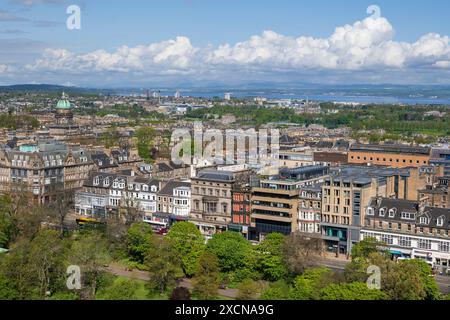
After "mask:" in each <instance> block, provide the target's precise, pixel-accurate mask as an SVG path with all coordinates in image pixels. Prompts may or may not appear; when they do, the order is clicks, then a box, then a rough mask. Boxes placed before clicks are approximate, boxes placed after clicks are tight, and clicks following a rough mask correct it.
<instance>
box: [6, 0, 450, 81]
mask: <svg viewBox="0 0 450 320" xmlns="http://www.w3.org/2000/svg"><path fill="white" fill-rule="evenodd" d="M127 3H128V5H127V4H125V3H114V4H107V3H106V2H105V1H101V0H98V1H92V2H87V1H64V0H61V1H60V0H50V1H48V0H40V1H34V0H11V1H7V2H6V3H5V4H4V6H2V8H1V9H0V43H1V45H0V84H1V85H9V84H17V83H54V84H60V85H75V86H93V87H118V86H149V85H154V84H157V83H161V84H170V83H187V84H190V83H196V84H200V85H201V84H207V83H220V84H228V85H239V84H244V83H252V82H261V81H266V82H273V83H286V82H288V83H289V82H291V83H297V82H301V83H327V84H355V83H393V84H446V83H448V82H449V80H450V39H449V37H448V34H449V33H450V32H449V27H448V25H446V23H445V12H448V9H449V4H448V3H446V2H444V1H436V2H435V3H434V5H433V6H431V5H430V4H427V3H425V2H423V1H415V2H414V3H412V4H406V3H405V2H396V3H395V4H392V3H389V2H387V1H377V2H375V3H373V2H371V1H358V2H356V1H348V2H346V4H345V5H343V4H335V3H333V2H330V1H319V2H318V3H317V4H310V3H309V4H306V3H305V2H303V1H299V2H297V1H295V2H294V1H284V2H282V3H280V4H278V2H277V3H275V2H271V1H268V2H267V4H265V5H264V6H257V5H256V3H255V2H254V1H249V2H245V3H242V2H239V3H238V2H233V1H231V2H226V3H225V2H214V4H213V3H211V2H207V1H197V0H183V1H170V2H169V3H151V4H149V3H145V2H144V1H131V2H127ZM69 5H78V6H79V7H80V9H81V30H69V29H67V27H66V19H67V18H68V17H69V15H68V14H67V13H66V9H67V7H68V6H69ZM370 5H377V6H378V7H379V8H380V9H381V12H380V13H381V16H380V17H377V14H376V12H375V11H373V12H369V13H367V12H366V11H367V8H368V7H369V6H370ZM125 6H126V7H125ZM321 6H322V7H321ZM155 12H156V13H157V14H155ZM405 12H407V13H408V14H405ZM440 17H441V18H440ZM418 19H420V23H417V21H418ZM112 21H114V23H112ZM152 30H153V31H152ZM111 35H114V36H113V37H111Z"/></svg>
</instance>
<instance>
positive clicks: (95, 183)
mask: <svg viewBox="0 0 450 320" xmlns="http://www.w3.org/2000/svg"><path fill="white" fill-rule="evenodd" d="M99 183H100V179H99V177H95V178H94V186H98V184H99Z"/></svg>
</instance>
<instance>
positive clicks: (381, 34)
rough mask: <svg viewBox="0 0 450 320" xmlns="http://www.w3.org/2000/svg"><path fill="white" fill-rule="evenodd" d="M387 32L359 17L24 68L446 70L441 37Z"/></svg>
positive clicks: (201, 72) (70, 56)
mask: <svg viewBox="0 0 450 320" xmlns="http://www.w3.org/2000/svg"><path fill="white" fill-rule="evenodd" d="M394 36H395V30H394V28H393V26H392V25H391V24H390V23H389V21H388V20H387V19H385V18H377V19H374V18H366V19H364V20H362V21H357V22H355V23H354V24H353V25H345V26H342V27H338V28H336V29H335V31H334V33H333V34H331V35H330V36H329V37H328V38H312V37H306V36H300V37H298V38H295V37H289V36H284V35H281V34H278V33H276V32H274V31H264V32H263V33H262V34H261V35H255V36H252V37H250V38H249V39H248V40H246V41H243V42H239V43H236V44H233V45H232V44H223V45H220V46H218V47H212V46H207V47H204V48H198V47H194V46H193V45H192V44H191V41H190V40H189V39H188V38H186V37H177V38H175V39H173V40H168V41H163V42H157V43H152V44H149V45H139V46H136V47H128V46H122V47H120V48H119V49H117V50H116V51H114V52H107V51H105V50H97V51H93V52H89V53H83V54H76V53H73V52H70V51H68V50H65V49H47V50H45V53H44V54H43V56H42V57H41V58H39V59H37V60H36V61H35V62H34V63H32V64H29V65H27V70H28V71H31V72H32V71H50V72H54V73H57V72H60V73H71V74H79V75H90V74H93V73H99V72H100V73H101V72H105V73H106V72H109V73H110V72H113V73H114V72H119V73H130V75H131V76H132V75H133V74H136V75H139V76H146V75H160V76H176V75H190V76H192V77H193V78H194V79H195V78H203V79H205V78H207V77H208V76H210V77H214V78H216V79H217V78H222V79H226V78H227V77H230V78H231V77H233V78H236V77H238V75H239V74H254V75H255V74H264V75H270V74H272V75H278V76H280V75H283V74H287V73H289V75H292V74H295V73H303V72H316V73H317V74H320V72H324V73H328V74H329V73H335V74H339V73H342V74H348V73H349V72H359V73H361V72H365V73H366V78H367V79H372V78H377V77H378V75H379V73H381V72H383V70H391V71H392V70H398V71H405V72H415V71H417V70H419V69H420V70H422V71H423V70H436V71H438V70H443V69H444V70H446V71H448V70H450V40H449V37H448V36H441V35H439V34H434V33H430V34H426V35H424V36H422V37H421V38H420V39H419V40H417V41H416V42H414V43H407V42H398V41H395V40H394ZM317 74H316V75H317ZM423 74H428V73H426V72H423ZM447 75H448V74H447ZM278 78H279V77H278ZM264 80H266V79H264ZM286 80H289V79H286ZM385 81H386V82H389V79H386V80H385Z"/></svg>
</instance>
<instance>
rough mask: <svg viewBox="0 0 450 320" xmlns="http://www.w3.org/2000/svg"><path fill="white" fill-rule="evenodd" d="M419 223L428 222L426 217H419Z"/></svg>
mask: <svg viewBox="0 0 450 320" xmlns="http://www.w3.org/2000/svg"><path fill="white" fill-rule="evenodd" d="M420 224H428V218H427V217H420Z"/></svg>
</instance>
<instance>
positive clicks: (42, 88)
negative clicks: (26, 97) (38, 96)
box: [0, 84, 111, 94]
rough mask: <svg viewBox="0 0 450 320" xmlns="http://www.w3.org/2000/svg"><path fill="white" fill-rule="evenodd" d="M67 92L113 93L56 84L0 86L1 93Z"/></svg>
mask: <svg viewBox="0 0 450 320" xmlns="http://www.w3.org/2000/svg"><path fill="white" fill-rule="evenodd" d="M63 91H64V92H66V93H69V94H70V93H97V94H99V93H104V94H107V93H111V91H110V90H103V89H94V88H79V87H69V86H60V85H55V84H16V85H11V86H0V92H63Z"/></svg>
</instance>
